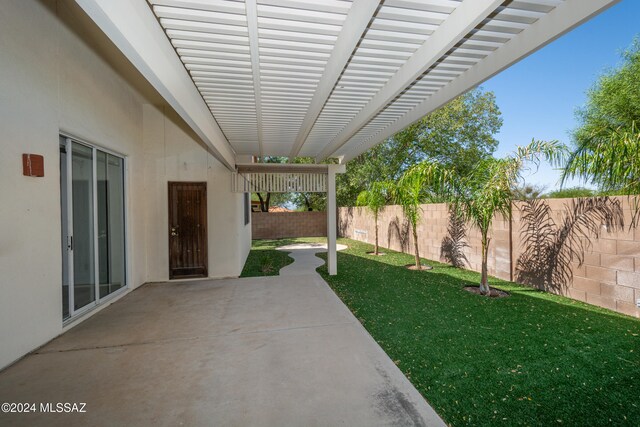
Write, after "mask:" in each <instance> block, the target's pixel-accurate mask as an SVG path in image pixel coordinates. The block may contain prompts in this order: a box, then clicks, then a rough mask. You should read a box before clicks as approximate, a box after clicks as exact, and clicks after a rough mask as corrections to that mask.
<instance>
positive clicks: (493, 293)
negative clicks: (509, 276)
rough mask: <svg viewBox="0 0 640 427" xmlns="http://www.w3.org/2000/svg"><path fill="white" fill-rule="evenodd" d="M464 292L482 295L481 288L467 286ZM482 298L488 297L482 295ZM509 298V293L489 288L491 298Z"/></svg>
mask: <svg viewBox="0 0 640 427" xmlns="http://www.w3.org/2000/svg"><path fill="white" fill-rule="evenodd" d="M464 290H465V291H467V292H471V293H472V294H476V295H482V294H481V293H480V287H479V286H465V287H464ZM482 296H486V295H482ZM508 296H509V292H505V291H501V290H500V289H496V288H491V287H490V288H489V297H491V298H504V297H508Z"/></svg>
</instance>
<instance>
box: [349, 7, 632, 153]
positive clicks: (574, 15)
mask: <svg viewBox="0 0 640 427" xmlns="http://www.w3.org/2000/svg"><path fill="white" fill-rule="evenodd" d="M619 1H620V0H615V1H611V0H565V2H564V3H563V4H561V5H559V6H558V7H557V8H556V9H555V10H554V11H553V12H551V13H550V14H549V15H546V16H545V17H543V18H541V19H540V20H539V21H538V22H536V23H535V24H533V25H532V28H531V29H530V31H526V32H524V33H522V34H520V35H518V36H516V37H515V38H514V39H512V40H511V41H510V42H509V43H508V44H507V45H505V46H504V47H503V48H501V49H500V50H498V51H497V52H496V53H495V55H494V56H492V57H491V58H490V59H489V58H487V60H484V61H480V62H479V63H478V64H476V65H475V66H474V67H472V68H470V69H469V70H467V72H466V73H465V74H463V75H462V76H460V77H459V78H458V79H456V80H455V81H453V82H451V83H450V84H448V85H447V86H444V87H443V88H442V89H440V90H439V91H438V92H436V93H435V94H434V95H433V96H431V97H428V98H427V99H425V100H424V101H423V102H422V103H420V104H419V105H417V106H416V107H415V108H414V109H413V110H412V111H410V112H408V113H407V114H405V115H404V116H402V117H401V118H400V119H398V120H397V121H396V122H395V123H393V124H392V125H391V126H388V127H387V128H385V129H384V131H383V132H382V133H380V134H378V135H376V136H375V138H372V139H370V140H369V141H367V142H366V143H364V144H363V145H360V146H357V147H353V148H350V149H348V150H347V151H346V153H345V154H344V158H343V161H344V162H347V161H349V160H351V159H353V158H355V157H357V156H358V155H360V154H361V153H363V152H365V151H367V150H368V149H370V148H371V147H373V146H375V145H376V144H378V143H380V142H381V141H384V140H385V139H387V138H389V137H391V136H393V135H394V134H395V133H397V132H399V131H401V130H402V129H404V128H406V127H407V126H409V125H411V124H412V123H414V122H415V121H417V120H420V119H421V118H422V117H424V116H426V115H427V114H429V113H430V112H432V111H434V110H436V109H438V108H440V107H441V106H443V105H444V104H446V103H447V102H449V101H450V100H452V99H454V98H455V97H456V96H459V95H461V94H463V93H464V92H466V91H468V90H470V89H472V88H473V87H475V86H477V85H479V84H482V82H484V81H486V80H487V79H489V78H491V77H492V76H494V75H496V74H498V73H499V72H501V71H502V70H504V69H506V68H508V67H509V66H511V65H512V64H514V63H516V62H518V61H520V60H521V59H522V58H524V57H526V56H528V55H530V54H532V53H534V52H535V51H537V50H538V49H541V48H542V47H544V46H546V45H547V44H548V43H551V42H552V41H553V40H555V39H557V38H558V37H560V36H561V35H563V34H564V33H566V32H568V31H570V30H571V29H573V28H575V27H576V26H578V25H580V24H581V23H583V22H585V21H587V20H589V19H590V18H592V17H593V16H594V15H597V14H598V13H600V12H602V11H603V10H604V9H606V8H608V7H610V6H612V5H614V4H616V3H618V2H619Z"/></svg>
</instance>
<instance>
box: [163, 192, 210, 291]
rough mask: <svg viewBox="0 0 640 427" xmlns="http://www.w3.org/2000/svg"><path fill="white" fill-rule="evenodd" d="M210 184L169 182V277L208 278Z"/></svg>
mask: <svg viewBox="0 0 640 427" xmlns="http://www.w3.org/2000/svg"><path fill="white" fill-rule="evenodd" d="M207 264H208V263H207V183H206V182H170V183H169V278H170V279H176V278H184V277H207Z"/></svg>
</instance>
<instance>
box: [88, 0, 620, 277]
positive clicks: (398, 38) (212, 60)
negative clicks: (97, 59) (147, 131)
mask: <svg viewBox="0 0 640 427" xmlns="http://www.w3.org/2000/svg"><path fill="white" fill-rule="evenodd" d="M76 1H77V3H78V4H80V5H81V7H82V8H83V9H84V10H85V11H86V12H87V14H88V15H89V16H90V17H91V18H92V19H93V20H94V21H95V22H96V23H97V25H98V26H99V27H100V28H101V29H102V30H103V31H104V33H105V34H106V35H107V36H108V37H109V38H110V39H111V40H112V41H113V42H114V44H115V45H116V46H117V47H118V48H119V49H120V50H121V51H122V52H123V53H124V54H125V55H126V56H127V58H128V59H129V60H130V61H131V63H132V64H133V65H134V66H135V67H136V68H137V69H138V70H139V71H140V73H141V74H142V75H143V76H144V77H145V78H146V79H147V80H148V81H149V82H150V83H151V84H152V85H153V86H154V87H155V89H156V90H157V91H158V92H159V93H160V95H161V96H162V97H163V98H164V99H165V100H166V101H167V102H168V103H169V104H170V105H171V106H172V107H173V108H174V109H175V111H176V112H177V113H178V114H179V115H180V116H181V117H182V118H183V119H184V120H185V122H186V123H187V124H188V125H189V126H190V127H191V128H192V129H193V130H194V131H195V132H196V134H197V135H198V136H199V137H200V138H201V139H202V141H204V143H205V144H206V145H207V146H208V147H209V149H210V150H211V152H212V153H213V154H214V155H215V156H216V157H217V158H218V159H219V160H220V161H221V162H222V163H224V164H225V165H226V166H227V167H228V168H229V169H230V170H232V171H236V167H237V166H238V164H239V163H240V162H242V161H247V159H249V158H250V156H259V157H262V156H288V157H289V158H295V157H297V156H310V157H313V158H315V159H316V161H318V162H319V161H323V160H325V159H327V158H337V159H339V163H341V164H344V163H345V162H346V161H348V160H350V159H353V158H354V157H356V156H358V155H359V154H361V153H363V152H364V151H366V150H367V149H369V148H371V147H372V146H374V145H375V144H377V143H379V142H381V141H383V140H385V139H386V138H388V137H390V136H391V135H393V134H394V133H396V132H397V131H399V130H401V129H403V128H405V127H406V126H408V125H409V124H411V123H412V122H414V121H416V120H418V119H420V118H421V117H423V116H425V115H426V114H428V113H429V112H431V111H433V110H435V109H437V108H439V107H440V106H442V105H444V104H445V103H447V102H448V101H449V100H451V99H453V98H454V97H456V96H458V95H460V94H462V93H464V92H466V91H467V90H469V89H471V88H473V87H475V86H477V85H478V84H480V83H482V82H483V81H485V80H486V79H488V78H490V77H491V76H493V75H494V74H496V73H498V72H500V71H501V70H503V69H505V68H506V67H508V66H510V65H511V64H513V63H514V62H516V61H518V60H520V59H521V58H523V57H524V56H526V55H528V54H530V53H532V52H534V51H535V50H537V49H539V48H540V47H542V46H544V45H545V44H547V43H549V42H550V41H552V40H554V39H555V38H557V37H558V36H560V35H561V34H563V33H564V32H566V31H568V30H570V29H571V28H573V27H575V26H577V25H579V24H580V23H582V22H583V21H585V20H587V19H589V18H590V17H591V16H593V15H595V14H597V13H599V12H601V11H602V10H603V9H604V8H606V7H608V6H611V5H612V4H615V3H616V2H617V0H525V1H517V0H507V1H504V0H464V1H463V0H353V1H349V0H246V1H235V0H148V1H144V0H76ZM238 167H239V166H238ZM272 167H273V166H272ZM326 170H327V172H324V174H325V175H327V176H328V180H327V182H328V188H327V189H326V190H327V193H328V195H329V201H330V203H329V209H328V211H329V217H330V218H332V221H329V223H330V224H332V225H333V228H334V231H333V249H331V239H332V237H331V236H330V237H329V242H330V263H329V266H330V271H335V270H332V269H331V265H332V262H333V261H331V260H332V259H333V260H335V221H336V220H335V191H334V188H333V187H332V185H333V186H334V185H335V183H334V182H333V183H332V176H334V177H335V174H334V172H337V170H336V168H334V167H332V166H329V167H326ZM332 170H333V171H334V172H331V171H332ZM285 172H286V171H282V173H285ZM316 172H317V171H316ZM270 173H271V174H274V173H279V172H278V171H275V170H273V171H271V172H270ZM332 173H333V175H332ZM253 188H255V187H253ZM331 200H333V202H331ZM331 203H333V207H332V205H331ZM330 234H331V233H330ZM331 254H333V255H331ZM331 257H333V258H331ZM333 266H334V268H335V262H333Z"/></svg>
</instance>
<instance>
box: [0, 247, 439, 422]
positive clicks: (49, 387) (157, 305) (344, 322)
mask: <svg viewBox="0 0 640 427" xmlns="http://www.w3.org/2000/svg"><path fill="white" fill-rule="evenodd" d="M312 251H313V252H316V251H317V249H313V250H312ZM298 257H299V256H298ZM303 258H304V257H303ZM316 259H317V258H316ZM0 402H30V403H36V405H38V406H39V404H40V403H47V402H53V403H54V404H55V403H57V402H71V403H73V402H76V403H77V402H86V413H81V414H77V413H71V414H53V413H35V414H0V425H3V426H4V425H65V426H69V425H172V426H173V425H189V426H192V425H219V426H246V425H251V426H297V425H305V426H338V425H344V426H374V425H402V426H407V425H420V426H424V425H429V426H435V425H444V423H443V422H442V421H441V420H440V418H439V417H438V416H437V415H436V413H435V412H434V411H433V410H432V409H431V407H430V406H429V405H428V404H427V403H426V402H425V401H424V399H423V398H422V397H421V396H420V394H419V393H418V392H417V391H416V390H415V388H414V387H413V386H412V385H411V384H410V383H409V381H408V380H407V379H406V378H405V377H404V376H403V375H402V373H401V372H400V371H399V369H398V368H397V367H396V366H395V365H394V364H393V362H392V361H391V360H390V359H389V357H388V356H387V355H386V354H385V353H384V352H383V351H382V349H381V348H380V347H379V346H378V345H377V344H376V343H375V341H374V340H373V339H372V338H371V336H370V335H369V334H368V333H367V332H366V331H365V329H364V328H363V327H362V326H361V325H360V323H359V322H358V321H357V319H356V318H355V317H354V316H353V314H351V312H350V311H349V310H348V309H347V308H346V306H345V305H344V304H343V303H342V302H341V301H340V300H339V299H338V297H337V296H336V295H335V294H334V293H333V291H332V290H331V289H330V288H329V286H328V285H327V284H326V283H325V282H324V281H323V280H322V278H321V277H320V276H319V275H317V274H316V273H315V272H313V270H312V272H307V273H306V274H301V275H300V274H298V275H297V274H293V275H289V276H274V277H264V278H246V279H229V280H202V281H190V282H180V283H178V282H171V283H157V284H147V285H145V286H143V287H141V288H139V289H137V290H135V291H134V292H132V293H131V294H129V295H128V296H126V297H124V298H123V299H121V300H120V301H118V302H116V303H114V304H112V305H111V306H109V307H107V308H106V309H104V310H103V311H101V312H100V313H98V314H96V315H95V316H93V317H92V318H90V319H88V320H87V321H85V322H83V323H82V324H80V325H78V326H77V327H75V328H73V329H72V330H70V331H69V332H67V333H65V334H64V335H62V336H60V337H58V338H57V339H55V340H53V341H52V342H50V343H49V344H47V345H46V346H44V347H42V348H41V349H39V350H38V351H36V352H35V353H33V354H30V355H28V356H27V357H25V358H24V359H23V360H21V361H20V362H18V363H16V364H15V365H13V366H11V367H9V368H8V369H6V370H4V371H3V372H1V373H0Z"/></svg>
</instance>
